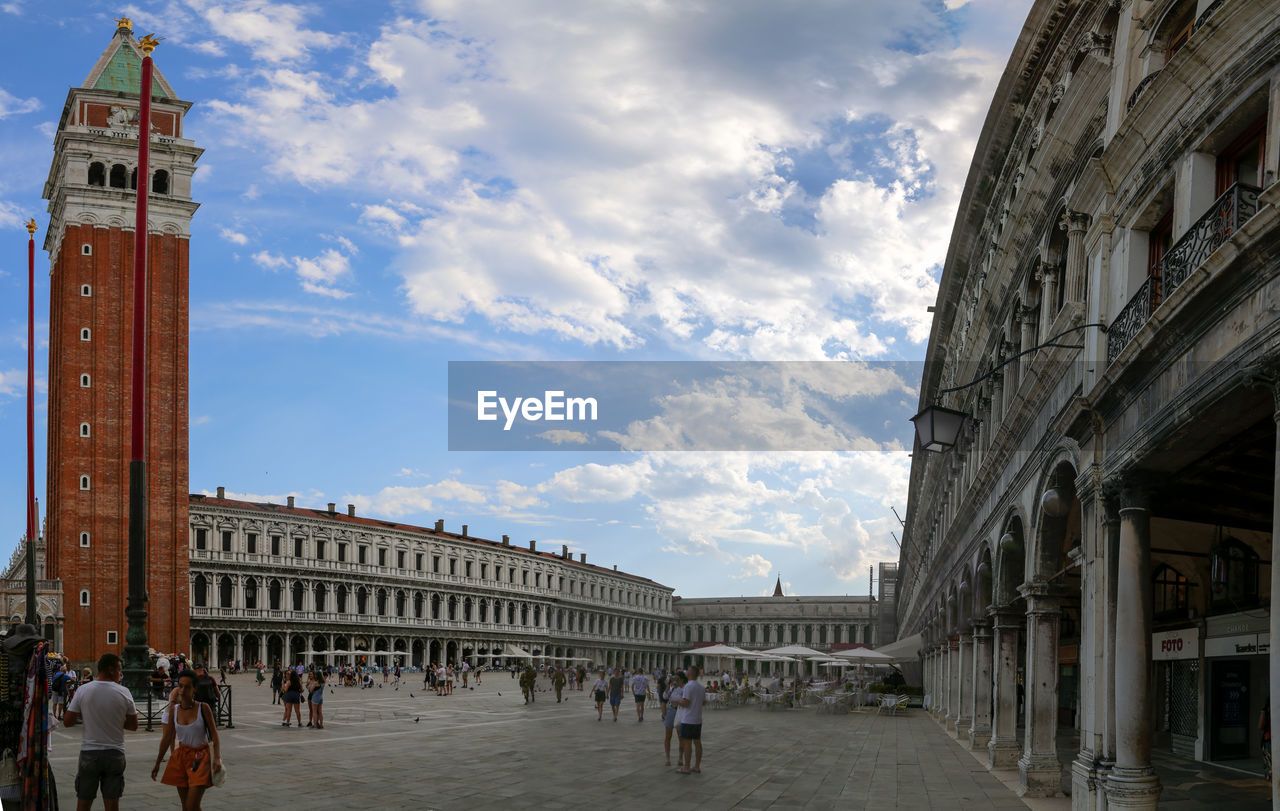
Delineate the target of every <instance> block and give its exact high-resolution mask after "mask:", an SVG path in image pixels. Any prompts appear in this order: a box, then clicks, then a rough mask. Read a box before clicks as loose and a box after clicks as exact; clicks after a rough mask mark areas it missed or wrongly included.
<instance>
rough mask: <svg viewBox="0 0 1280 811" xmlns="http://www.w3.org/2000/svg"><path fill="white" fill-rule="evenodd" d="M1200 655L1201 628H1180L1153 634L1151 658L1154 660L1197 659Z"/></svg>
mask: <svg viewBox="0 0 1280 811" xmlns="http://www.w3.org/2000/svg"><path fill="white" fill-rule="evenodd" d="M1199 655H1200V629H1199V628H1179V629H1178V630H1176V631H1161V632H1160V633H1156V634H1152V635H1151V658H1152V659H1153V660H1154V661H1157V662H1160V661H1167V660H1170V659H1195V658H1197V657H1198V656H1199Z"/></svg>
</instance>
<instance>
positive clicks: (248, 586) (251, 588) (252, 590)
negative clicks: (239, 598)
mask: <svg viewBox="0 0 1280 811" xmlns="http://www.w3.org/2000/svg"><path fill="white" fill-rule="evenodd" d="M244 607H245V608H247V609H249V610H252V611H256V610H257V609H258V581H257V580H254V579H253V578H252V577H250V578H249V579H248V580H246V581H244Z"/></svg>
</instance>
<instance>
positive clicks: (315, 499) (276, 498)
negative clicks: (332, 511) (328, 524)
mask: <svg viewBox="0 0 1280 811" xmlns="http://www.w3.org/2000/svg"><path fill="white" fill-rule="evenodd" d="M199 492H200V493H202V494H204V495H206V496H209V497H210V498H213V497H216V496H217V492H216V491H214V490H200V491H199ZM224 492H225V493H226V497H227V498H228V499H231V500H232V501H250V502H254V503H258V504H267V503H270V504H287V503H289V496H293V497H294V498H295V499H296V500H297V501H296V502H295V503H296V504H297V506H299V507H305V506H307V504H308V503H310V504H317V505H318V504H320V503H321V502H322V501H323V499H324V493H321V492H320V491H319V490H310V491H308V492H306V493H303V492H301V491H298V490H290V491H289V492H287V493H237V492H235V491H232V490H226V491H224Z"/></svg>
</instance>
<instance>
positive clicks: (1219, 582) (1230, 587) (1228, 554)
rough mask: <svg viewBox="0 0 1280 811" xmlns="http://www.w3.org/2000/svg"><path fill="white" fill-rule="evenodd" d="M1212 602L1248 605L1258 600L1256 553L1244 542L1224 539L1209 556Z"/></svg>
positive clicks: (1235, 605) (1216, 603)
mask: <svg viewBox="0 0 1280 811" xmlns="http://www.w3.org/2000/svg"><path fill="white" fill-rule="evenodd" d="M1210 561H1211V568H1212V572H1211V577H1210V582H1212V584H1213V603H1214V605H1219V606H1223V607H1235V608H1248V607H1251V606H1253V605H1254V604H1256V603H1257V602H1258V553H1257V552H1255V551H1253V549H1251V548H1250V547H1249V546H1248V545H1247V544H1245V543H1244V542H1243V541H1240V540H1237V539H1236V538H1230V537H1228V538H1226V539H1224V540H1223V541H1222V543H1220V544H1218V546H1217V548H1215V549H1214V550H1213V553H1212V554H1211V555H1210Z"/></svg>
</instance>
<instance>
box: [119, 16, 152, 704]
mask: <svg viewBox="0 0 1280 811" xmlns="http://www.w3.org/2000/svg"><path fill="white" fill-rule="evenodd" d="M156 43H157V40H155V39H154V38H153V37H152V36H151V35H149V34H148V35H147V36H145V37H143V38H142V40H141V41H140V42H139V43H138V48H139V49H140V50H141V51H142V88H141V95H140V99H139V110H138V188H137V217H136V218H135V220H134V231H133V357H132V363H133V370H132V371H133V374H132V378H131V390H130V396H129V420H130V441H129V599H128V603H127V606H126V608H125V612H124V613H125V616H126V617H127V618H128V629H127V630H126V631H125V648H124V670H125V686H127V687H128V688H129V689H130V690H131V691H132V692H133V694H134V695H135V696H142V695H144V694H146V692H147V688H148V683H149V679H148V677H149V674H150V671H151V657H150V655H149V652H148V650H147V461H146V425H147V413H146V372H147V196H148V193H149V192H150V188H151V172H150V167H149V165H148V164H149V158H150V155H151V52H152V51H153V50H155V47H156Z"/></svg>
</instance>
